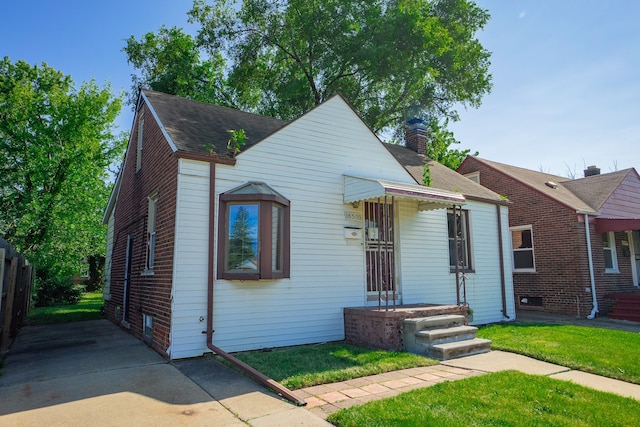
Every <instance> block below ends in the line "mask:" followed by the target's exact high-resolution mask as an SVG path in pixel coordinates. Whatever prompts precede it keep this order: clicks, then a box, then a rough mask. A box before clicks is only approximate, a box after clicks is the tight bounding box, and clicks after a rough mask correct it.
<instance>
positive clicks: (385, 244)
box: [364, 197, 396, 308]
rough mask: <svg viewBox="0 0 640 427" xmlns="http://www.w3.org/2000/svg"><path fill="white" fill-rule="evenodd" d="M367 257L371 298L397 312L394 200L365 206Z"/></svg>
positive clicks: (368, 291) (384, 200) (370, 203)
mask: <svg viewBox="0 0 640 427" xmlns="http://www.w3.org/2000/svg"><path fill="white" fill-rule="evenodd" d="M364 211H365V212H364V221H365V257H366V268H367V295H368V296H373V297H375V298H377V299H378V307H380V306H381V305H382V301H383V300H384V301H385V306H386V307H388V306H389V301H391V302H392V304H393V307H394V308H395V303H396V283H395V248H394V228H393V198H391V203H387V198H386V197H385V198H384V199H383V200H381V199H378V202H377V203H375V202H366V203H365V204H364Z"/></svg>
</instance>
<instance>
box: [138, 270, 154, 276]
mask: <svg viewBox="0 0 640 427" xmlns="http://www.w3.org/2000/svg"><path fill="white" fill-rule="evenodd" d="M140 275H141V276H153V270H144V271H143V272H142V273H140Z"/></svg>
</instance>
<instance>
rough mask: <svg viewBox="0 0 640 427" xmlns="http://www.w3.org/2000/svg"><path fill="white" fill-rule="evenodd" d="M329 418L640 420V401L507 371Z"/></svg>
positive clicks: (385, 422) (359, 422)
mask: <svg viewBox="0 0 640 427" xmlns="http://www.w3.org/2000/svg"><path fill="white" fill-rule="evenodd" d="M328 421H329V422H331V423H333V424H335V425H337V426H340V427H347V426H353V427H360V426H367V427H374V426H379V427H382V426H394V427H396V426H634V425H635V426H637V425H640V402H637V401H635V400H633V399H629V398H625V397H620V396H616V395H613V394H609V393H603V392H600V391H597V390H592V389H589V388H586V387H582V386H580V385H577V384H574V383H571V382H568V381H560V380H554V379H552V378H548V377H544V376H535V375H527V374H523V373H520V372H515V371H504V372H498V373H494V374H487V375H481V376H477V377H472V378H467V379H464V380H459V381H447V382H443V383H439V384H436V385H434V386H432V387H427V388H422V389H418V390H413V391H410V392H407V393H402V394H400V395H398V396H396V397H392V398H388V399H382V400H378V401H373V402H369V403H366V404H363V405H359V406H354V407H351V408H348V409H343V410H341V411H339V412H336V413H334V414H332V415H330V416H329V418H328Z"/></svg>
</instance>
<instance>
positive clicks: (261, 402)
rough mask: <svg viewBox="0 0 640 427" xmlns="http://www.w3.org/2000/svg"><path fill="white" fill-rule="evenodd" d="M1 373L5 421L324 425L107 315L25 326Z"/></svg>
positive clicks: (1, 419)
mask: <svg viewBox="0 0 640 427" xmlns="http://www.w3.org/2000/svg"><path fill="white" fill-rule="evenodd" d="M182 371H184V373H183V372H182ZM0 373H1V376H0V425H11V426H43V425H46V426H48V427H52V426H87V425H92V426H112V425H136V426H151V425H153V426H176V425H189V426H199V425H203V426H204V425H206V426H211V425H215V426H246V425H247V424H248V425H254V426H267V425H283V424H288V425H294V426H295V425H325V426H326V425H327V424H326V422H325V421H323V420H321V419H320V418H318V417H315V416H314V415H313V414H311V413H309V412H308V411H306V410H304V409H302V408H298V407H296V406H294V405H292V404H290V403H288V402H286V401H283V400H282V399H280V398H279V397H278V396H276V395H275V394H273V393H271V392H269V391H267V390H266V389H265V388H263V387H262V386H260V385H259V384H257V383H255V382H253V381H252V380H250V379H248V378H246V377H244V376H243V375H241V374H239V373H237V372H236V371H234V370H232V369H229V368H227V367H226V366H224V365H222V364H220V363H218V362H216V361H215V360H211V359H209V360H207V359H203V358H200V359H191V360H186V361H180V362H177V363H174V364H169V363H167V361H166V360H164V359H163V358H162V357H160V355H158V354H157V353H156V352H154V351H153V350H151V349H150V348H149V347H147V346H146V345H145V344H144V343H142V342H141V341H139V340H138V339H136V338H135V337H133V336H132V335H130V334H128V333H127V332H125V331H122V330H121V329H119V328H118V327H117V326H115V325H114V324H112V323H111V322H109V321H107V320H96V321H87V322H77V323H69V324H59V325H45V326H28V327H25V328H23V329H22V330H21V331H20V334H19V336H18V338H17V340H16V342H15V343H14V345H13V346H12V348H11V350H10V351H9V353H8V355H7V357H6V359H5V361H4V366H3V368H2V370H1V371H0ZM187 375H189V376H190V377H189V376H187Z"/></svg>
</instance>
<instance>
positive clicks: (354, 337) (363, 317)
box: [344, 305, 467, 351]
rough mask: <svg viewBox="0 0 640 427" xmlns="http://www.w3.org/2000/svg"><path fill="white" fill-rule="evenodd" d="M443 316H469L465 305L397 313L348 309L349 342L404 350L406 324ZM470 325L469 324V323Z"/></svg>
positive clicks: (416, 308) (373, 309) (345, 325)
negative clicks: (406, 320) (416, 319)
mask: <svg viewBox="0 0 640 427" xmlns="http://www.w3.org/2000/svg"><path fill="white" fill-rule="evenodd" d="M441 314H460V315H463V316H465V319H466V315H467V308H466V307H465V306H450V305H447V306H431V307H429V306H426V305H425V306H422V307H409V306H403V308H399V309H397V310H396V311H393V310H388V311H386V310H384V309H382V310H378V309H377V308H372V307H355V308H345V309H344V335H345V340H346V341H347V342H349V343H351V344H355V345H360V346H364V347H370V348H380V349H383V350H395V351H401V350H404V343H403V340H402V321H403V320H404V319H414V318H417V317H429V316H438V315H441ZM465 323H466V322H465Z"/></svg>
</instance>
